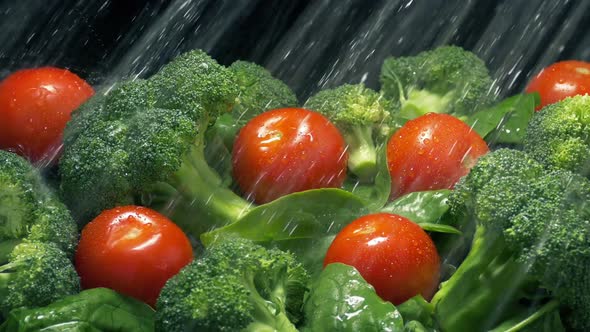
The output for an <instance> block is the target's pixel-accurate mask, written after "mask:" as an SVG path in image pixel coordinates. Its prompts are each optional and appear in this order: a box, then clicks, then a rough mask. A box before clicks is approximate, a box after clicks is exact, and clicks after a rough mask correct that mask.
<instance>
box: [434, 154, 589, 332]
mask: <svg viewBox="0 0 590 332" xmlns="http://www.w3.org/2000/svg"><path fill="white" fill-rule="evenodd" d="M589 204H590V181H588V180H587V179H586V178H584V177H581V176H579V175H577V174H574V173H571V172H568V171H563V170H561V171H553V172H548V171H546V170H544V168H543V167H542V165H540V164H539V163H537V162H536V161H534V160H533V159H532V158H531V157H530V156H528V155H527V154H526V153H524V152H522V151H517V150H509V149H499V150H496V151H494V152H491V153H489V154H488V155H486V156H484V157H482V158H481V159H480V160H479V161H478V163H477V164H476V165H475V167H474V168H473V169H472V170H471V172H470V173H469V174H468V175H467V176H466V177H464V178H462V179H461V180H460V182H459V183H458V184H457V186H456V187H455V190H454V192H453V193H452V194H451V196H450V197H449V205H450V209H451V211H452V212H453V213H455V214H458V215H462V216H463V218H460V219H462V220H464V221H465V222H474V223H475V232H474V234H473V239H472V246H471V249H470V251H469V253H468V255H467V257H466V258H465V259H464V260H463V262H462V263H461V265H459V267H458V268H457V270H456V272H455V273H454V274H453V275H452V276H451V277H450V278H449V280H447V281H446V282H443V283H442V285H441V288H440V289H439V291H438V292H437V293H436V294H435V295H434V297H433V299H432V304H433V305H434V306H435V317H436V320H437V322H438V323H439V325H440V327H441V328H442V330H443V331H474V330H490V329H491V328H493V327H495V326H497V325H498V324H501V323H502V322H503V321H510V320H512V319H514V318H515V317H516V316H518V318H519V319H522V316H523V314H524V315H525V316H526V314H527V313H530V314H531V316H530V317H531V318H530V319H522V321H525V322H527V323H526V324H533V323H534V322H535V320H537V319H541V317H543V316H544V315H551V313H552V312H555V311H556V310H558V309H559V308H561V309H563V313H564V315H565V317H566V322H567V323H569V324H570V326H571V327H572V328H574V329H576V330H588V329H590V315H589V313H590V292H589V291H588V287H586V286H587V285H588V284H589V282H590V277H588V276H589V274H588V272H590V268H589V266H590V243H589V241H590V228H589V227H588V224H589V222H590V209H589ZM525 303H527V304H528V305H524V304H525ZM532 308H533V309H534V308H541V309H539V310H538V311H535V310H532ZM540 313H542V314H540ZM523 324H524V323H523Z"/></svg>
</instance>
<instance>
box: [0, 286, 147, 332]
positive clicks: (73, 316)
mask: <svg viewBox="0 0 590 332" xmlns="http://www.w3.org/2000/svg"><path fill="white" fill-rule="evenodd" d="M40 330H42V331H89V332H94V331H96V332H119V331H126V332H136V331H137V332H144V331H153V330H154V310H153V309H152V308H151V307H150V306H148V305H147V304H145V303H143V302H140V301H138V300H135V299H133V298H130V297H126V296H124V295H121V294H118V293H117V292H115V291H113V290H111V289H107V288H93V289H89V290H85V291H82V292H81V293H79V294H76V295H72V296H68V297H66V298H64V299H62V300H59V301H57V302H54V303H52V304H50V305H48V306H46V307H41V308H34V309H28V308H19V309H15V310H12V311H11V312H10V314H9V315H8V317H7V320H6V321H5V322H4V323H3V324H2V325H0V332H12V331H20V332H29V331H31V332H33V331H40Z"/></svg>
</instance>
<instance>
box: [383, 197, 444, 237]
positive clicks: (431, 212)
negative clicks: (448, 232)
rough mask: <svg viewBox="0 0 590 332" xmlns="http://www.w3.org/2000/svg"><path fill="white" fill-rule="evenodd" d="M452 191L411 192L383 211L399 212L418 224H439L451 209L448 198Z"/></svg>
mask: <svg viewBox="0 0 590 332" xmlns="http://www.w3.org/2000/svg"><path fill="white" fill-rule="evenodd" d="M450 193H451V190H449V189H441V190H430V191H418V192H413V193H409V194H406V195H404V196H402V197H399V198H398V199H396V200H394V201H392V202H390V203H389V204H387V205H386V206H384V207H383V208H382V209H381V212H388V213H394V214H399V215H400V216H403V217H406V218H408V219H410V220H412V221H413V222H415V223H417V224H425V225H432V224H439V222H438V221H439V220H440V219H441V217H442V216H443V215H444V214H445V213H447V211H448V210H449V206H448V204H447V199H448V197H449V195H450ZM429 227H432V226H429ZM441 229H442V228H441Z"/></svg>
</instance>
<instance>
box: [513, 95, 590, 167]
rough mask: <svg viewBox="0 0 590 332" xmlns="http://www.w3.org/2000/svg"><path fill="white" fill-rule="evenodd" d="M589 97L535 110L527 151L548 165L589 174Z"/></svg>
mask: <svg viewBox="0 0 590 332" xmlns="http://www.w3.org/2000/svg"><path fill="white" fill-rule="evenodd" d="M589 130H590V96H588V95H584V96H581V95H580V96H575V97H570V98H566V99H564V100H562V101H560V102H557V103H554V104H551V105H548V106H546V107H544V108H543V109H542V110H541V111H539V112H537V113H535V116H534V117H533V118H532V120H531V122H530V124H529V126H528V128H527V130H526V136H525V138H524V150H525V151H526V152H528V153H529V154H530V155H531V156H532V157H533V158H534V159H536V160H537V161H539V162H540V163H541V164H543V165H545V166H546V167H549V168H554V169H566V170H569V171H572V172H575V173H579V174H582V175H583V176H585V177H590V138H589V136H588V132H589Z"/></svg>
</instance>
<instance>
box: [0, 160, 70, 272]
mask: <svg viewBox="0 0 590 332" xmlns="http://www.w3.org/2000/svg"><path fill="white" fill-rule="evenodd" d="M77 240H78V228H77V225H76V223H75V222H74V220H73V218H72V216H71V215H70V212H69V211H68V209H67V208H66V207H65V205H63V204H62V203H61V202H60V201H59V200H58V198H57V196H56V195H55V194H54V193H53V192H52V191H51V190H50V189H49V188H48V187H47V186H45V184H44V183H43V179H42V177H41V175H40V174H39V172H38V171H37V169H35V168H34V167H33V166H32V165H31V164H30V163H29V162H28V161H27V160H25V159H24V158H22V157H20V156H18V155H16V154H14V153H11V152H7V151H3V150H0V263H2V262H5V261H6V258H7V255H8V253H10V252H11V251H12V249H13V248H14V246H16V245H17V244H18V243H20V242H23V241H25V242H27V241H37V242H53V243H55V244H56V245H57V246H58V247H59V248H60V249H62V250H63V251H65V252H66V253H67V254H68V255H69V256H70V257H73V254H74V250H75V248H76V244H77Z"/></svg>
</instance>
